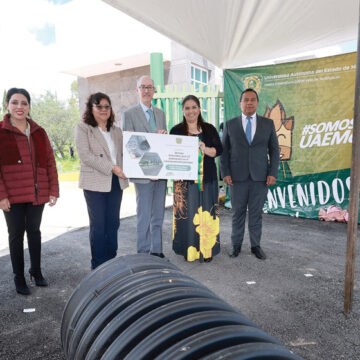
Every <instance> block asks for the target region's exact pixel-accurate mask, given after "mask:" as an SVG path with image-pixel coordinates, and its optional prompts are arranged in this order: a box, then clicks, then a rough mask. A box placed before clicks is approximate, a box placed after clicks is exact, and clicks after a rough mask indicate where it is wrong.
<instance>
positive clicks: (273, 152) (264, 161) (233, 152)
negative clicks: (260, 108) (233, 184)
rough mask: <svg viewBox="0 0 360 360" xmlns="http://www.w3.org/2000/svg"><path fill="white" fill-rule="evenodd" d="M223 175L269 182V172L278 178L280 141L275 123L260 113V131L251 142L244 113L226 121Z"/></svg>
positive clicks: (239, 179) (223, 137)
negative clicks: (246, 129)
mask: <svg viewBox="0 0 360 360" xmlns="http://www.w3.org/2000/svg"><path fill="white" fill-rule="evenodd" d="M222 144H223V153H222V155H221V159H220V167H221V174H222V176H223V177H225V176H228V175H230V176H231V178H232V181H244V180H246V179H248V178H249V176H250V177H251V179H252V180H254V181H266V177H267V176H268V175H271V176H274V177H277V174H278V167H279V161H280V151H279V143H278V139H277V136H276V131H275V127H274V122H273V121H272V120H271V119H268V118H264V117H262V116H259V115H256V132H255V135H254V138H253V140H252V142H251V145H249V143H248V141H247V139H246V135H245V132H244V129H243V126H242V122H241V116H238V117H236V118H234V119H231V120H229V121H227V122H226V123H225V127H224V133H223V136H222Z"/></svg>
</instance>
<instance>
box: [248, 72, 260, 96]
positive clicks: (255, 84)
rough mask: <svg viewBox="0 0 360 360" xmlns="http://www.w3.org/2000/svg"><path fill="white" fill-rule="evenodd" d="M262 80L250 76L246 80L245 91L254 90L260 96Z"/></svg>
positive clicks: (255, 76)
mask: <svg viewBox="0 0 360 360" xmlns="http://www.w3.org/2000/svg"><path fill="white" fill-rule="evenodd" d="M260 87H261V80H260V78H259V76H257V75H249V76H247V77H246V78H244V89H249V88H250V89H253V90H255V91H256V92H257V93H258V94H259V93H260Z"/></svg>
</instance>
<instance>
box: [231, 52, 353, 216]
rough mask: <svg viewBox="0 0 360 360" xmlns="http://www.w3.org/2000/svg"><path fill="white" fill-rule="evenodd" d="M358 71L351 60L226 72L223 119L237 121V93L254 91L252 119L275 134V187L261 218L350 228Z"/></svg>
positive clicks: (331, 59)
mask: <svg viewBox="0 0 360 360" xmlns="http://www.w3.org/2000/svg"><path fill="white" fill-rule="evenodd" d="M355 71H356V53H349V54H344V55H338V56H331V57H327V58H321V59H313V60H305V61H298V62H292V63H285V64H279V65H270V66H260V67H253V68H244V69H232V70H225V72H224V94H225V98H224V102H225V119H231V118H233V117H236V116H239V114H240V108H239V105H238V102H239V98H240V94H241V92H242V91H243V90H245V89H246V88H253V89H255V90H256V91H257V92H258V94H259V98H260V104H259V106H258V109H257V113H258V114H259V115H262V116H265V117H269V118H271V119H272V120H273V121H274V125H275V129H276V132H277V135H278V140H279V145H280V157H281V159H280V166H279V173H278V180H277V183H276V185H275V186H273V187H271V188H269V191H268V196H267V202H266V204H265V208H264V211H265V212H268V213H273V214H283V215H291V216H300V217H306V218H313V219H317V218H320V219H325V220H327V219H328V218H329V219H330V220H332V217H338V218H336V220H337V221H341V218H342V217H343V218H344V219H343V221H347V216H348V215H347V212H346V210H347V208H348V204H349V188H350V169H349V168H350V166H351V146H352V132H353V111H354V110H353V107H354V91H355ZM332 213H333V214H332ZM331 214H332V215H331Z"/></svg>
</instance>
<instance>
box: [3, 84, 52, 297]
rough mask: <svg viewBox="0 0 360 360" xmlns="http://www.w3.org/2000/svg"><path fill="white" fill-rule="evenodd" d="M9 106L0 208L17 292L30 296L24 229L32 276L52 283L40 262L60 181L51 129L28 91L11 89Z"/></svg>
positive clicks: (7, 102)
mask: <svg viewBox="0 0 360 360" xmlns="http://www.w3.org/2000/svg"><path fill="white" fill-rule="evenodd" d="M6 107H7V110H8V113H7V114H6V115H5V116H4V120H3V121H2V122H0V209H1V210H3V211H4V215H5V220H6V224H7V227H8V233H9V248H10V257H11V263H12V267H13V272H14V274H15V277H14V282H15V287H16V291H17V292H18V293H19V294H22V295H29V294H30V290H29V288H28V286H27V284H26V281H25V277H24V233H25V231H26V234H27V239H28V246H29V253H30V263H31V267H30V269H29V273H30V277H31V278H33V279H34V280H35V284H36V285H37V286H47V285H48V283H47V281H46V280H45V279H44V277H43V275H42V273H41V265H40V262H41V233H40V223H41V217H42V213H43V210H44V205H45V203H47V202H49V203H50V206H53V205H55V204H56V199H57V198H58V197H59V183H58V176H57V171H56V164H55V159H54V155H53V151H52V148H51V146H50V142H49V139H48V137H47V135H46V132H45V130H44V129H43V128H41V127H40V126H39V125H37V124H36V123H35V122H34V121H33V120H31V119H30V116H29V112H30V95H29V93H28V92H27V91H26V90H25V89H17V88H12V89H10V90H9V91H8V92H7V94H6Z"/></svg>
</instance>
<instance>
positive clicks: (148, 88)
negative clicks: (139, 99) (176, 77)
mask: <svg viewBox="0 0 360 360" xmlns="http://www.w3.org/2000/svg"><path fill="white" fill-rule="evenodd" d="M139 89H140V90H141V91H146V90H148V91H151V90H154V89H155V88H154V87H153V86H144V85H141V86H139Z"/></svg>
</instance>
